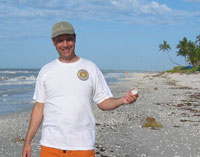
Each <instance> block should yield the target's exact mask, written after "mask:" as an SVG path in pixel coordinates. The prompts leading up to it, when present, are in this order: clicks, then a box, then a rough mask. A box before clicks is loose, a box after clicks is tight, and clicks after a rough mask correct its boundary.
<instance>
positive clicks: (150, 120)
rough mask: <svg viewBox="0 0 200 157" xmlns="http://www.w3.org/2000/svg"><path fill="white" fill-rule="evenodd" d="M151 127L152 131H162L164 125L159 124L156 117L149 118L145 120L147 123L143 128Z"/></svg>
mask: <svg viewBox="0 0 200 157" xmlns="http://www.w3.org/2000/svg"><path fill="white" fill-rule="evenodd" d="M147 127H151V129H160V128H162V127H163V126H162V124H161V123H160V122H157V121H156V119H155V118H154V117H147V118H146V119H145V123H144V124H143V125H142V128H147Z"/></svg>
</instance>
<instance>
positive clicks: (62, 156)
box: [40, 146, 95, 157]
mask: <svg viewBox="0 0 200 157" xmlns="http://www.w3.org/2000/svg"><path fill="white" fill-rule="evenodd" d="M40 157H95V153H94V150H60V149H56V148H50V147H46V146H41V151H40Z"/></svg>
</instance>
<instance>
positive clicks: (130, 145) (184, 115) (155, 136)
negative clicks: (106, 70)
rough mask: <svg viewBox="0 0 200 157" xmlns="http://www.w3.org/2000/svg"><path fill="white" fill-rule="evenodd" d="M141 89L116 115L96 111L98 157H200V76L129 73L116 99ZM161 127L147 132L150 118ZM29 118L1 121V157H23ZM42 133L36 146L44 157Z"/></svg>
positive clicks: (116, 86)
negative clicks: (147, 123) (41, 149)
mask: <svg viewBox="0 0 200 157" xmlns="http://www.w3.org/2000/svg"><path fill="white" fill-rule="evenodd" d="M133 87H135V88H137V90H138V92H139V98H138V100H137V102H135V103H134V104H130V105H124V106H122V107H120V108H118V109H116V110H114V111H101V110H100V109H98V107H97V106H96V105H93V111H94V115H95V117H96V145H95V153H96V157H200V139H199V138H200V74H189V75H188V74H169V73H130V74H129V75H128V77H126V78H124V79H120V80H118V81H117V82H115V83H113V84H111V85H110V88H111V91H112V93H113V95H114V96H115V97H120V96H123V95H124V94H125V92H126V91H128V90H129V89H130V88H133ZM147 117H151V118H154V119H155V121H156V122H158V123H160V124H161V125H162V127H144V124H145V123H146V118H147ZM29 118H30V111H29V112H21V113H16V114H12V115H6V116H0V126H1V127H0V157H20V156H21V150H22V147H23V142H24V138H25V135H26V132H27V128H28V123H29ZM40 134H41V130H39V131H38V133H37V134H36V136H35V137H34V140H33V141H32V146H33V150H32V157H38V156H39V150H40V146H39V139H40Z"/></svg>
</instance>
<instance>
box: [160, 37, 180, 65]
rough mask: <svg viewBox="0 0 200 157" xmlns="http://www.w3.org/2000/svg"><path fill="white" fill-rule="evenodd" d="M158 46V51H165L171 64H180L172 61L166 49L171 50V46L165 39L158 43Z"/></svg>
mask: <svg viewBox="0 0 200 157" xmlns="http://www.w3.org/2000/svg"><path fill="white" fill-rule="evenodd" d="M159 48H160V49H159V51H161V50H162V51H163V52H166V54H167V56H168V57H169V59H170V61H171V62H172V63H173V64H176V65H179V66H180V64H178V63H176V62H174V61H173V60H172V59H171V57H170V56H169V54H168V51H169V50H171V47H170V45H169V44H168V43H167V41H165V40H164V41H163V43H162V44H160V45H159Z"/></svg>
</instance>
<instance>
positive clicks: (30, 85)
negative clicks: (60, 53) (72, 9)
mask: <svg viewBox="0 0 200 157" xmlns="http://www.w3.org/2000/svg"><path fill="white" fill-rule="evenodd" d="M38 72H39V70H38V69H0V115H6V114H12V113H15V112H22V111H26V110H31V109H32V107H33V104H34V100H33V99H32V97H33V93H34V89H35V82H36V78H37V75H38ZM102 72H103V74H104V77H105V79H106V82H107V83H108V84H110V83H114V82H115V81H116V80H117V79H119V78H123V77H125V71H124V70H102Z"/></svg>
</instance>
